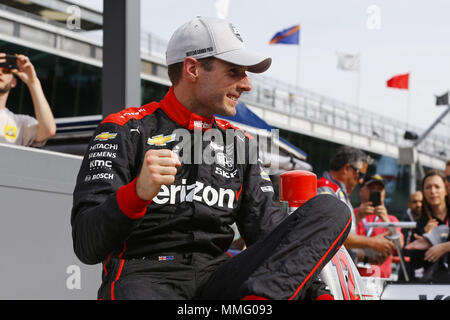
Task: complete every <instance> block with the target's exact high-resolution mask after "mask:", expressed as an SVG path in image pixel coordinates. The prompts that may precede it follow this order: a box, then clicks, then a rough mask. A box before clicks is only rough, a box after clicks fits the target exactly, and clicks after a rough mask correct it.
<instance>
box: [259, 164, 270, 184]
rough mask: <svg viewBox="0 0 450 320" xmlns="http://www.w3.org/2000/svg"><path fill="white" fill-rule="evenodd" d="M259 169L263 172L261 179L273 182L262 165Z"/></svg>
mask: <svg viewBox="0 0 450 320" xmlns="http://www.w3.org/2000/svg"><path fill="white" fill-rule="evenodd" d="M259 169H260V170H261V178H263V180H266V181H271V180H270V177H269V174H268V173H267V172H266V171H265V170H264V168H263V166H262V165H259Z"/></svg>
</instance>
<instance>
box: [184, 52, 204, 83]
mask: <svg viewBox="0 0 450 320" xmlns="http://www.w3.org/2000/svg"><path fill="white" fill-rule="evenodd" d="M199 68H200V63H199V62H198V60H197V59H195V58H192V57H187V58H186V59H184V65H183V73H184V75H185V76H186V79H187V80H188V81H190V82H196V81H197V77H198V71H199Z"/></svg>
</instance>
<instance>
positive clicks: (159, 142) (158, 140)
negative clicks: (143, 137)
mask: <svg viewBox="0 0 450 320" xmlns="http://www.w3.org/2000/svg"><path fill="white" fill-rule="evenodd" d="M175 137H176V134H175V133H174V134H171V135H170V136H163V135H162V134H160V135H158V136H154V137H151V138H148V140H147V143H148V144H149V145H151V146H165V145H167V143H169V142H173V141H175Z"/></svg>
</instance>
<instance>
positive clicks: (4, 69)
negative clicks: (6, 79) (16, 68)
mask: <svg viewBox="0 0 450 320" xmlns="http://www.w3.org/2000/svg"><path fill="white" fill-rule="evenodd" d="M0 70H2V72H3V73H4V74H11V73H12V71H11V69H6V68H0Z"/></svg>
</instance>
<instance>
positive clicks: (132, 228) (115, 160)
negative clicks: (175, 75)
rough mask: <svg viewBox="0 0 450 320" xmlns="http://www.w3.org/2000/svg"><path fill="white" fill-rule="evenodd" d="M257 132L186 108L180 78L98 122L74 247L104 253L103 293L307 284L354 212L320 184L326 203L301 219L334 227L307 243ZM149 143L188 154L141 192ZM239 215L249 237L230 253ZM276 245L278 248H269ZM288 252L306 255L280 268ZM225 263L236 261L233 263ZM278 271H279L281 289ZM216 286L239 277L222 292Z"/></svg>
mask: <svg viewBox="0 0 450 320" xmlns="http://www.w3.org/2000/svg"><path fill="white" fill-rule="evenodd" d="M210 128H212V129H215V130H209V129H210ZM230 133H231V134H230ZM230 137H231V138H230ZM251 140H252V139H251V137H248V136H244V134H243V133H242V131H238V130H234V127H233V126H231V125H230V124H229V123H228V122H226V121H222V120H218V119H215V118H212V119H206V118H203V117H200V116H198V115H196V114H194V113H191V112H190V111H189V110H188V109H186V108H185V107H184V106H182V105H181V104H180V103H179V102H178V100H177V99H176V97H175V95H174V93H173V88H171V89H170V91H169V93H168V94H167V95H166V97H165V98H164V99H163V100H162V101H161V102H159V103H156V102H153V103H150V104H148V105H146V106H143V107H141V108H128V109H125V110H123V111H122V112H119V113H117V114H113V115H110V116H109V117H107V118H106V119H105V120H104V121H103V122H102V124H101V125H100V126H99V127H98V128H97V130H96V132H95V134H94V136H93V138H92V140H91V142H90V143H89V146H88V149H87V152H86V154H85V157H84V159H83V162H82V165H81V169H80V172H79V174H78V178H77V184H76V187H75V191H74V204H73V209H72V217H71V224H72V235H73V243H74V250H75V253H76V255H77V256H78V258H79V259H80V260H81V261H82V262H84V263H86V264H97V263H100V262H102V263H103V277H102V278H103V283H102V286H101V288H100V290H99V294H98V295H99V296H98V297H99V298H101V299H115V298H119V299H171V298H173V299H193V298H202V299H209V298H227V299H230V298H233V299H240V298H244V297H246V296H262V297H265V298H271V299H284V298H291V297H292V298H298V297H305V295H307V293H304V292H306V291H307V290H310V289H309V287H311V283H314V280H315V279H316V276H317V275H318V273H319V272H320V270H321V268H322V267H323V266H324V265H325V264H326V262H328V261H329V259H331V257H332V256H333V255H334V252H335V251H336V250H337V249H338V247H339V246H340V245H341V244H342V242H343V241H344V240H345V237H346V235H347V233H348V229H349V227H348V222H347V221H346V220H349V221H350V220H351V219H350V218H349V217H347V218H344V219H342V214H339V213H337V214H335V212H336V211H340V210H341V209H339V205H338V204H337V203H335V202H336V201H335V200H334V198H333V199H330V198H332V197H327V196H321V197H323V199H322V200H321V201H317V200H316V201H315V202H316V203H317V204H316V205H315V206H313V207H312V209H311V208H310V212H313V211H320V212H319V213H314V214H315V215H316V218H317V219H318V220H322V221H320V223H319V222H316V221H315V220H317V219H316V218H311V217H309V220H311V221H310V222H308V221H306V220H308V219H307V218H305V219H306V220H305V226H306V227H308V224H311V225H314V224H317V225H318V226H317V227H316V229H315V230H316V231H320V230H322V231H323V232H326V233H327V234H326V235H324V237H323V238H321V239H318V244H309V245H308V246H305V243H307V242H308V241H311V237H313V235H312V234H311V235H310V236H311V237H308V238H305V239H304V240H302V237H303V236H305V237H306V235H302V236H299V235H298V236H293V235H295V234H297V233H304V234H308V235H309V233H308V232H304V231H302V230H301V226H300V225H301V224H299V223H297V222H298V220H299V219H300V215H299V214H292V215H291V216H290V217H289V218H286V215H285V214H283V213H282V211H281V210H280V208H279V206H278V205H276V204H275V203H274V202H273V201H272V197H273V188H272V184H271V182H270V179H269V177H268V175H267V174H266V173H265V172H264V168H263V167H262V165H260V164H259V162H258V161H256V153H257V152H256V149H254V148H255V144H252V142H251ZM199 146H201V148H199ZM150 149H171V150H172V151H174V152H177V153H178V154H179V156H180V158H181V159H182V160H183V161H182V163H183V164H182V166H181V167H180V168H178V172H177V175H176V179H175V182H174V183H173V184H172V185H170V186H162V188H161V191H160V192H159V194H158V195H157V196H156V197H155V198H154V199H153V200H152V201H149V202H148V201H143V200H141V199H139V197H138V196H137V195H136V191H135V182H136V177H137V176H138V175H139V173H140V170H141V167H142V163H143V159H144V155H145V154H146V152H147V151H148V150H150ZM319 200H320V199H319ZM336 205H338V207H336ZM306 207H307V206H306ZM331 208H333V209H331ZM305 210H306V209H305ZM305 210H304V211H305ZM297 211H299V210H297ZM303 214H304V215H307V212H304V213H303ZM321 215H323V216H321ZM325 216H326V217H325ZM335 216H336V217H335ZM333 219H337V220H336V221H334V220H333ZM300 220H301V219H300ZM327 220H328V221H327ZM282 221H283V223H281V222H282ZM234 222H236V224H237V226H238V228H239V232H240V233H241V235H242V237H243V239H244V240H245V243H246V244H247V246H248V248H249V249H247V250H246V251H244V253H246V255H247V256H249V257H247V258H245V255H243V258H240V257H239V256H241V255H242V254H241V255H239V256H237V257H236V258H232V259H231V258H230V257H229V255H227V254H226V251H227V250H228V248H229V246H230V244H231V242H232V240H233V236H234V233H233V230H232V228H231V227H230V225H232V224H233V223H234ZM275 228H277V229H278V231H276V229H275ZM317 228H318V229H317ZM274 229H275V231H274V232H271V231H272V230H274ZM309 230H312V229H311V226H309ZM330 231H332V232H330ZM268 237H269V238H270V237H272V240H267V239H268ZM275 238H277V240H276V241H275V240H274V239H275ZM288 239H289V240H288ZM264 240H267V241H264ZM286 241H287V243H285V242H286ZM268 242H270V243H271V244H270V245H268V244H267V243H268ZM258 246H259V249H258V250H251V249H252V247H255V248H257V247H258ZM269 247H270V248H269ZM263 249H264V250H263ZM302 250H303V251H302ZM277 251H278V252H279V253H280V254H281V256H279V257H273V255H274V253H276V252H277ZM283 254H284V255H283ZM286 254H291V255H290V256H289V255H286ZM305 255H307V256H305ZM255 257H258V258H259V260H258V259H256V258H255ZM237 258H239V259H237ZM241 260H242V261H243V262H239V261H241ZM249 260H251V261H252V263H249ZM291 260H292V261H296V263H297V264H293V265H292V266H290V268H293V267H295V266H297V267H298V266H299V265H301V267H300V268H297V267H295V269H296V270H292V271H291V270H290V269H289V268H283V269H281V270H280V269H279V267H280V266H279V264H280V263H281V265H286V263H287V262H288V261H291ZM256 261H259V262H258V263H257V264H255V263H256ZM230 262H232V263H230ZM291 264H292V263H291ZM252 265H253V266H252ZM262 267H263V270H260V269H261V268H262ZM227 268H237V270H234V271H232V273H233V274H230V271H229V270H227ZM264 268H266V269H267V268H269V269H273V268H276V273H273V272H272V273H273V274H278V276H275V277H274V276H273V275H270V276H269V278H270V279H268V278H267V276H265V274H267V273H268V271H267V270H266V271H264V270H265V269H264ZM241 269H242V270H244V269H246V271H245V272H244V271H242V272H241ZM297 269H298V270H297ZM220 270H222V271H220ZM220 272H225V273H226V274H230V275H231V276H234V275H235V272H237V273H240V274H241V275H243V277H244V278H242V279H241V280H239V282H236V277H233V278H234V279H233V280H226V276H221V277H220V279H218V280H217V276H216V275H217V274H219V273H220ZM261 272H262V273H261ZM280 272H281V273H280ZM214 278H216V280H214ZM264 278H265V279H264ZM263 279H264V280H263ZM233 281H234V284H232V282H233ZM274 281H275V283H280V284H277V286H276V288H275V289H273V288H272V287H273V284H274ZM220 282H222V283H220ZM221 286H225V287H226V288H228V289H230V288H234V289H233V290H232V292H230V293H229V294H228V295H224V290H219V288H220V287H221ZM214 290H219V292H213V291H214ZM311 290H312V289H311ZM300 291H301V292H300Z"/></svg>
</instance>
